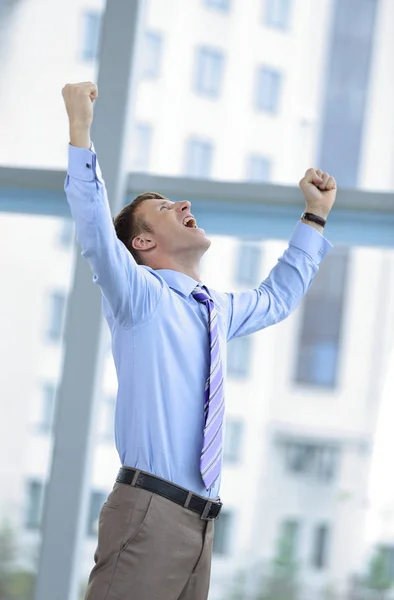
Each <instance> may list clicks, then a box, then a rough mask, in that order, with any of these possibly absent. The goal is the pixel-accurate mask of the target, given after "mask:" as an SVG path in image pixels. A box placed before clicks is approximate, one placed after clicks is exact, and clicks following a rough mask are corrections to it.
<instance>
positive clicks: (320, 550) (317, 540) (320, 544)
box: [312, 525, 329, 570]
mask: <svg viewBox="0 0 394 600" xmlns="http://www.w3.org/2000/svg"><path fill="white" fill-rule="evenodd" d="M328 542H329V528H328V525H318V526H317V527H316V528H315V531H314V537H313V550H312V566H313V567H314V568H315V569H319V570H320V569H324V568H326V567H327V555H328Z"/></svg>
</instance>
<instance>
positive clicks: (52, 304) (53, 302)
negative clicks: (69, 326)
mask: <svg viewBox="0 0 394 600" xmlns="http://www.w3.org/2000/svg"><path fill="white" fill-rule="evenodd" d="M66 300H67V297H66V293H65V292H64V291H63V290H57V291H54V292H52V294H51V295H50V297H49V315H48V317H49V319H48V328H47V337H48V339H49V340H50V341H51V342H59V341H60V340H61V339H62V335H63V325H64V316H65V309H66Z"/></svg>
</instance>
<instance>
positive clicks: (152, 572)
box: [85, 483, 214, 600]
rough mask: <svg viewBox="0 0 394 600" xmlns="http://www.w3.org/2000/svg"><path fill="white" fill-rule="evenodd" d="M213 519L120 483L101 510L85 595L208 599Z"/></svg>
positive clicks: (92, 599)
mask: <svg viewBox="0 0 394 600" xmlns="http://www.w3.org/2000/svg"><path fill="white" fill-rule="evenodd" d="M213 534H214V522H213V521H203V520H202V519H201V518H200V516H199V515H198V514H197V513H195V512H193V511H191V510H190V509H187V508H184V507H183V506H180V505H179V504H176V503H174V502H172V501H171V500H168V499H167V498H164V497H162V496H159V495H158V494H154V493H152V492H148V491H146V490H144V489H141V488H137V487H132V486H130V485H125V484H123V483H115V485H114V488H113V491H112V492H111V493H110V495H109V496H108V500H107V501H106V502H105V503H104V506H103V508H102V510H101V513H100V520H99V531H98V546H97V550H96V552H95V555H94V561H95V566H94V567H93V570H92V572H91V574H90V578H89V585H88V589H87V593H86V597H85V600H207V598H208V590H209V580H210V574H211V558H212V543H213Z"/></svg>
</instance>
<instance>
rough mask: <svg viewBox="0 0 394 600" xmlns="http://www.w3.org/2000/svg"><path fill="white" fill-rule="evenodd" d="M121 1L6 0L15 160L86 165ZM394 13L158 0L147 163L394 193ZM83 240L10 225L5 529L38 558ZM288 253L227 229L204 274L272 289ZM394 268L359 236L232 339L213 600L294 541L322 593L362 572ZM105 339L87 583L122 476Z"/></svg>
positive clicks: (227, 0) (384, 8)
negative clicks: (78, 128) (251, 332)
mask: <svg viewBox="0 0 394 600" xmlns="http://www.w3.org/2000/svg"><path fill="white" fill-rule="evenodd" d="M361 4H362V8H360V5H361ZM102 9H103V2H99V1H96V0H95V1H93V0H86V1H84V2H82V0H68V2H67V4H66V3H62V4H61V5H59V4H57V3H53V2H52V3H51V2H49V1H48V0H33V1H32V0H29V1H28V0H9V1H8V2H6V3H3V5H2V4H1V3H0V32H2V31H4V32H5V33H4V36H3V35H1V36H0V75H1V77H0V99H1V100H0V102H1V111H0V131H1V138H2V144H1V145H0V164H2V165H12V166H28V167H29V166H31V167H45V168H48V167H53V168H65V165H66V152H67V142H68V137H67V133H68V124H67V119H66V115H65V114H64V107H63V103H62V99H61V95H60V90H61V88H62V86H63V85H64V83H66V82H69V81H71V82H75V81H84V80H93V81H95V80H96V76H97V62H96V59H97V47H98V39H99V31H100V15H101V11H102ZM393 11H394V5H393V4H392V2H391V1H390V0H380V2H378V1H377V0H376V1H374V0H357V2H356V0H345V1H344V0H341V2H339V1H334V0H320V2H319V7H318V8H316V3H315V2H313V1H312V0H304V1H303V2H302V3H301V2H299V3H297V2H295V1H293V2H291V1H290V0H282V1H280V0H265V1H264V2H258V1H253V2H252V1H251V0H248V1H247V2H242V3H241V2H240V0H238V1H236V0H193V1H189V2H187V3H186V2H180V0H166V1H165V2H160V1H159V0H151V1H150V2H149V3H148V6H147V15H146V31H145V34H144V41H143V46H142V48H141V55H140V56H141V58H140V60H139V65H140V67H141V81H140V84H139V87H138V89H137V90H136V96H135V119H134V123H133V127H132V131H131V132H130V153H129V166H130V170H141V171H148V172H152V173H164V174H167V175H189V176H193V177H203V178H214V179H226V180H249V181H251V180H252V181H272V182H274V183H291V184H294V183H295V182H297V181H298V179H299V178H300V177H301V176H302V174H303V172H304V171H305V169H306V168H308V167H309V166H310V165H312V164H317V162H318V163H319V164H321V165H322V167H323V168H325V169H327V170H329V171H330V172H332V173H333V174H334V175H335V176H337V177H338V180H339V181H340V183H342V184H343V185H347V186H351V187H367V188H376V189H380V190H387V189H392V188H393V185H394V180H393V174H392V169H391V167H390V165H391V162H390V161H391V157H392V155H393V152H394V135H387V132H393V133H394V131H393V129H394V117H393V114H392V110H391V106H392V103H393V100H394V98H393V96H394V84H393V82H392V78H391V76H389V68H390V59H389V57H390V56H391V55H392V48H391V45H392V44H393V43H394V42H393V40H394V36H393V31H392V28H393V23H394V18H393V17H394V15H393V14H392V13H393ZM32 22H34V23H35V26H34V27H32V26H31V24H32ZM349 48H351V49H352V50H351V52H350V53H349V52H347V50H348V49H349ZM43 56H46V57H47V64H46V65H45V69H41V64H42V60H43ZM389 107H390V108H389ZM26 132H28V133H29V134H28V136H27V135H25V133H26ZM104 175H105V174H104ZM274 237H275V236H274V234H273V238H274ZM328 237H329V233H328ZM72 239H73V229H72V227H70V224H69V223H68V222H67V221H66V220H65V221H64V222H62V223H60V222H59V221H58V220H56V219H44V218H40V217H25V218H23V219H22V218H20V217H17V216H6V215H1V217H0V263H1V272H2V278H3V281H5V282H6V283H7V284H6V285H5V286H4V292H3V294H2V306H3V315H12V318H10V319H6V318H3V319H2V322H1V335H0V357H1V364H5V365H7V369H3V370H1V371H0V389H1V390H2V395H3V402H2V418H1V420H0V456H1V457H3V460H2V462H1V465H0V482H1V483H0V485H1V492H0V520H1V518H2V517H4V516H6V517H7V518H9V519H10V521H11V522H12V523H13V526H14V527H15V529H16V531H17V532H18V536H19V539H20V545H21V554H20V559H21V562H24V563H25V564H26V565H27V566H30V565H31V564H33V563H34V560H35V558H34V557H35V556H36V555H37V551H38V543H39V524H40V518H41V514H42V506H43V498H44V489H45V481H46V479H47V477H48V473H49V469H50V457H51V452H52V449H53V448H52V443H53V441H52V438H51V424H52V421H53V415H54V409H55V406H54V399H55V392H56V385H57V382H58V380H59V377H60V374H61V368H62V345H61V340H62V323H63V317H64V310H65V306H66V300H67V294H68V291H69V287H70V285H71V278H72V273H73V252H74V251H75V249H73V247H72ZM18 240H23V241H24V243H23V244H19V243H18ZM25 240H29V245H30V247H31V256H29V257H27V256H26V249H25V248H26V244H25ZM284 247H285V244H284V242H283V241H274V239H273V240H268V241H265V242H264V243H257V242H253V243H252V242H248V241H241V240H236V239H231V238H219V237H217V238H215V240H214V244H213V247H212V250H211V258H210V260H209V262H208V261H206V262H205V263H204V277H205V279H206V280H207V283H209V280H210V279H211V281H212V283H213V284H214V285H215V286H216V287H217V288H218V289H223V290H226V289H245V288H247V287H252V286H254V285H256V283H258V282H259V281H260V279H262V278H263V277H264V276H266V275H267V274H268V272H269V269H270V268H271V266H272V265H273V264H274V263H275V262H276V260H277V257H278V256H279V255H280V254H281V253H282V251H283V249H284ZM11 249H12V260H11V261H10V260H9V255H10V253H11ZM48 249H50V252H49V251H48ZM28 259H30V261H31V262H30V263H29V261H28ZM393 263H394V254H393V252H392V251H385V250H381V249H380V250H377V249H371V248H363V249H361V248H338V249H336V250H335V252H334V253H333V254H332V255H331V256H329V257H328V258H327V259H326V261H325V263H324V265H323V267H322V269H321V272H320V273H319V274H318V276H317V278H316V280H315V282H314V284H313V286H312V288H311V290H310V291H309V293H308V296H307V298H306V300H305V301H304V302H303V303H302V306H301V307H300V308H299V309H298V310H297V311H296V313H295V314H294V315H293V316H292V317H291V318H289V319H288V320H287V321H286V322H284V323H282V324H280V325H277V326H275V327H274V328H272V329H268V330H266V331H264V332H262V333H260V334H257V335H255V336H253V337H249V338H242V339H239V340H234V341H233V342H232V343H231V344H230V347H229V356H228V361H229V362H228V373H229V378H230V386H229V394H228V403H227V406H228V412H227V414H228V425H227V441H226V456H225V471H224V478H223V490H222V497H223V499H224V501H225V511H224V513H223V515H222V516H221V518H220V520H219V521H218V522H217V527H216V537H215V560H214V569H213V579H212V599H213V600H222V597H223V598H226V597H227V596H226V594H227V593H228V591H227V590H228V587H229V586H230V587H231V583H232V580H233V578H235V576H236V575H237V573H238V571H241V572H244V573H245V575H246V579H247V586H248V588H249V589H250V590H252V589H253V587H254V586H255V585H257V579H258V578H257V576H256V575H257V574H258V573H259V572H261V570H263V571H264V572H265V570H268V568H269V564H270V561H271V560H272V559H273V557H274V556H275V555H276V553H277V552H279V551H280V542H281V540H283V539H286V540H287V542H288V543H290V545H291V548H292V555H293V556H294V560H296V561H297V563H298V565H299V568H298V576H299V578H300V580H301V581H303V582H304V583H305V585H306V587H307V589H308V590H310V593H311V598H313V599H314V600H317V599H318V597H319V596H318V594H319V592H318V591H317V590H321V589H323V588H325V587H326V586H328V585H334V586H337V587H338V589H341V590H343V589H344V588H345V587H346V586H347V585H348V581H349V578H350V577H351V576H352V575H353V574H354V573H355V572H357V571H359V570H360V568H362V565H363V559H364V551H365V544H364V523H365V514H366V509H367V507H368V506H367V477H368V469H369V463H370V452H371V444H372V438H373V433H374V427H375V422H376V413H377V410H378V406H379V398H380V385H381V380H382V377H383V375H384V367H385V364H386V361H387V356H388V343H387V340H388V336H389V335H390V333H392V331H393V316H392V315H390V312H391V313H392V312H393V311H392V310H391V311H390V303H391V307H392V299H393V288H394V276H390V274H392V273H394V269H393V267H394V264H393ZM27 265H29V266H28V268H26V267H27ZM16 275H17V276H16ZM26 294H28V298H29V302H28V303H26ZM15 314H18V318H17V319H15V318H14V315H15ZM106 343H107V345H108V347H107V348H106V356H107V358H106V361H105V366H104V372H103V379H102V397H101V403H100V412H99V415H98V423H97V439H96V451H95V456H94V463H95V464H94V470H93V477H92V484H91V498H90V512H89V518H88V523H87V525H86V527H87V529H86V533H87V537H86V546H85V549H84V557H83V562H82V564H81V580H83V579H85V578H86V576H87V574H88V572H89V570H90V568H91V566H92V557H93V553H94V548H95V544H96V534H97V516H98V511H99V508H100V507H101V505H102V503H103V501H104V499H105V497H106V495H107V493H108V491H109V489H110V488H111V486H112V483H113V480H114V476H115V473H116V470H117V468H118V458H117V455H116V452H115V449H114V444H113V411H114V403H115V394H116V378H115V371H114V368H113V365H112V358H111V356H110V351H109V340H108V338H107V342H106ZM21 399H24V403H23V410H21V406H22V404H21V402H22V400H21ZM76 418H77V415H76ZM6 457H9V460H7V458H6ZM60 543H61V540H59V544H60Z"/></svg>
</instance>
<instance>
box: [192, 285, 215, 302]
mask: <svg viewBox="0 0 394 600" xmlns="http://www.w3.org/2000/svg"><path fill="white" fill-rule="evenodd" d="M192 296H193V298H195V300H197V302H207V300H210V301H211V302H213V300H212V298H211V296H210V295H209V294H208V292H207V291H206V290H205V289H204V288H202V287H200V286H197V287H195V288H194V290H193V291H192Z"/></svg>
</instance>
